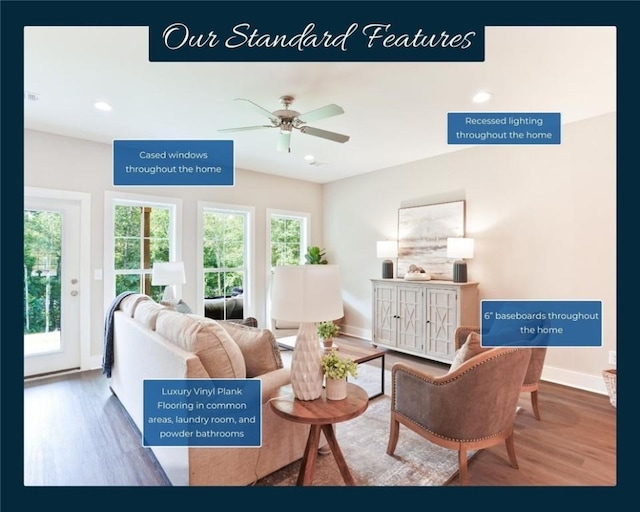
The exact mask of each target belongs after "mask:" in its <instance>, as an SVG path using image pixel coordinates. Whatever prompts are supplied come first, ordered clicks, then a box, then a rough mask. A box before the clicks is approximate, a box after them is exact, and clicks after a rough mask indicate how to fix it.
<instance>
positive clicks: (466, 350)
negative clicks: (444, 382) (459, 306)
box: [449, 332, 489, 373]
mask: <svg viewBox="0 0 640 512" xmlns="http://www.w3.org/2000/svg"><path fill="white" fill-rule="evenodd" d="M480 341H481V338H480V334H478V333H477V332H472V333H469V336H467V341H465V342H464V345H462V346H461V347H460V349H459V350H458V351H457V352H456V355H455V357H454V358H453V362H452V363H451V368H449V373H451V372H453V371H455V370H457V369H458V368H460V367H461V366H462V365H463V364H464V363H466V362H467V361H468V360H469V359H471V358H472V357H475V356H477V355H478V354H482V353H483V352H485V351H486V350H489V349H488V348H483V347H481V346H480Z"/></svg>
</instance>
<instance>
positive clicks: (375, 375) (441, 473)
mask: <svg viewBox="0 0 640 512" xmlns="http://www.w3.org/2000/svg"><path fill="white" fill-rule="evenodd" d="M289 357H290V354H286V353H283V362H284V363H285V366H286V365H288V359H289ZM385 374H386V375H385V377H386V379H385V380H387V382H388V384H389V385H387V387H386V388H385V393H386V394H385V395H384V396H381V397H378V398H375V399H373V400H371V401H370V402H369V407H368V409H367V410H366V412H365V413H364V414H363V415H362V416H359V417H358V418H355V419H353V420H351V421H347V422H344V423H339V424H337V425H336V436H337V438H338V443H339V444H340V448H341V449H342V452H343V454H344V457H345V460H346V461H347V464H348V465H349V469H350V471H351V474H352V475H353V478H354V479H355V481H356V483H357V485H361V486H439V485H445V484H446V483H447V482H449V481H450V480H452V479H453V478H454V477H455V476H457V474H458V453H457V452H456V451H455V450H448V449H446V448H441V447H440V446H437V445H435V444H433V443H431V442H429V441H427V440H426V439H424V438H422V437H420V436H419V435H417V434H415V433H414V432H412V431H410V430H409V429H407V428H405V427H403V426H400V438H399V441H398V446H397V447H396V451H395V454H394V455H393V456H389V455H387V453H386V449H387V442H388V440H389V414H390V406H391V398H390V396H388V395H390V393H391V387H390V379H391V376H390V372H389V371H385ZM358 381H360V382H358V384H359V385H363V384H364V385H363V387H365V388H368V387H369V384H372V388H373V389H374V390H375V389H376V386H378V388H377V389H379V381H380V368H379V367H378V368H376V367H375V366H373V365H368V364H363V365H360V367H359V378H358ZM476 453H477V452H468V457H469V459H471V458H472V457H473V456H475V454H476ZM299 470H300V461H297V462H294V463H292V464H290V465H288V466H286V467H284V468H282V469H281V470H279V471H276V472H275V473H272V474H271V475H269V476H267V477H265V478H263V479H261V480H259V481H258V482H257V483H256V485H257V486H289V485H295V484H296V480H297V477H298V471H299ZM313 485H318V486H342V485H344V481H343V480H342V477H341V476H340V472H339V470H338V466H337V464H336V463H335V460H334V459H333V455H331V454H329V455H320V456H318V459H317V461H316V466H315V471H314V475H313Z"/></svg>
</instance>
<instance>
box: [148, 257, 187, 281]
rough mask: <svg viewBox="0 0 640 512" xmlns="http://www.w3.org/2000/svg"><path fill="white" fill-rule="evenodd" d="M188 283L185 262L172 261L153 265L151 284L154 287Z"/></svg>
mask: <svg viewBox="0 0 640 512" xmlns="http://www.w3.org/2000/svg"><path fill="white" fill-rule="evenodd" d="M186 282H187V279H186V278H185V275H184V263H183V262H181V261H170V262H166V263H154V264H153V273H152V274H151V284H152V285H153V286H171V285H174V284H184V283H186Z"/></svg>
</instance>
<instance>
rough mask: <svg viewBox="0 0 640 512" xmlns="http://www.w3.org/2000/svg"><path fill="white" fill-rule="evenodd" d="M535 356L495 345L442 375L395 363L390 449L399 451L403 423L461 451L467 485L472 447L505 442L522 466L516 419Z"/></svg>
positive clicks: (462, 473)
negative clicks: (514, 425) (522, 391)
mask: <svg viewBox="0 0 640 512" xmlns="http://www.w3.org/2000/svg"><path fill="white" fill-rule="evenodd" d="M530 357H531V349H528V348H527V349H518V348H495V349H491V350H488V351H486V352H483V353H482V354H479V355H477V356H475V357H472V358H471V359H469V360H468V361H467V362H465V363H464V364H462V366H460V367H459V368H458V369H456V370H454V371H453V372H451V373H448V374H446V375H443V376H442V377H433V376H431V375H427V374H426V373H424V372H421V371H419V370H416V369H415V368H412V367H410V366H408V365H406V364H404V363H396V364H395V365H394V366H393V369H392V397H391V430H390V433H389V444H388V446H387V453H388V454H389V455H393V453H394V452H395V449H396V445H397V443H398V437H399V433H400V424H402V425H404V426H406V427H407V428H409V429H411V430H413V431H414V432H416V433H417V434H419V435H421V436H422V437H424V438H426V439H428V440H429V441H431V442H433V443H435V444H437V445H440V446H443V447H445V448H449V449H453V450H458V464H459V467H460V481H461V483H463V484H465V483H466V482H467V450H474V449H480V448H486V447H488V446H492V445H495V444H498V443H501V442H502V441H505V443H506V447H507V453H508V455H509V461H510V462H511V465H512V466H513V467H514V468H517V467H518V463H517V460H516V452H515V447H514V441H513V423H514V421H515V410H516V404H517V402H518V397H519V395H520V387H521V386H522V382H523V381H524V376H525V373H526V371H527V366H528V365H529V358H530Z"/></svg>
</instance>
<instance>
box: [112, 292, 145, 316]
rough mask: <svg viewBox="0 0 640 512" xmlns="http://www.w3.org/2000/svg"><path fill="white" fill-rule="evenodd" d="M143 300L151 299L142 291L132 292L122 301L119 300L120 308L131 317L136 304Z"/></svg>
mask: <svg viewBox="0 0 640 512" xmlns="http://www.w3.org/2000/svg"><path fill="white" fill-rule="evenodd" d="M145 300H152V299H151V297H149V296H148V295H144V294H142V293H132V294H131V295H127V296H126V297H125V298H124V299H122V301H121V302H120V310H121V311H124V313H125V314H126V315H128V316H129V317H131V318H133V315H134V313H135V311H136V307H137V306H138V304H140V303H141V302H142V301H145Z"/></svg>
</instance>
